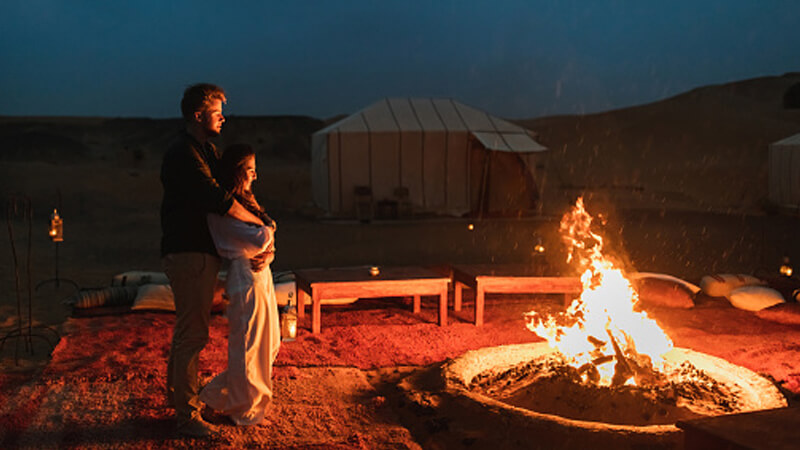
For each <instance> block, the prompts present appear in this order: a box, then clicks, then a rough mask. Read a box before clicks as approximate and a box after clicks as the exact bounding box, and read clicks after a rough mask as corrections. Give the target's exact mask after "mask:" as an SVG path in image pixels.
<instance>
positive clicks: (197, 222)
mask: <svg viewBox="0 0 800 450" xmlns="http://www.w3.org/2000/svg"><path fill="white" fill-rule="evenodd" d="M218 162H219V154H218V153H217V149H216V148H215V147H214V145H213V144H211V143H210V142H207V143H206V144H205V145H204V144H201V143H200V142H197V140H196V139H194V138H193V137H192V136H190V135H189V134H188V133H186V132H185V131H184V132H182V133H181V134H180V136H178V138H177V139H176V140H175V141H174V142H173V143H172V144H171V145H170V147H169V148H168V149H167V152H166V153H165V154H164V161H163V162H162V164H161V185H162V187H163V188H164V197H163V199H162V201H161V233H162V234H161V256H162V257H163V256H165V255H167V254H169V253H180V252H201V253H208V254H211V255H217V249H216V248H215V247H214V241H213V240H212V239H211V233H210V232H209V231H208V223H207V221H206V215H207V214H209V213H217V214H220V215H224V214H225V213H227V212H228V210H229V209H230V207H231V205H232V204H233V197H232V196H231V194H230V193H228V192H227V191H226V190H225V189H222V188H221V187H220V186H219V184H217V181H216V180H215V178H214V175H215V174H216V168H217V164H218Z"/></svg>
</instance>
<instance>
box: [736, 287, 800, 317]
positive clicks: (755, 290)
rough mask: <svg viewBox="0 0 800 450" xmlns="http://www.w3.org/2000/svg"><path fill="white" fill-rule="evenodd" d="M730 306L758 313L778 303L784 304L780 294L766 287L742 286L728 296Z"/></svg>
mask: <svg viewBox="0 0 800 450" xmlns="http://www.w3.org/2000/svg"><path fill="white" fill-rule="evenodd" d="M728 300H730V302H731V305H733V306H735V307H737V308H739V309H744V310H746V311H760V310H762V309H764V308H769V307H770V306H774V305H777V304H780V303H785V301H786V300H784V298H783V295H781V293H780V292H778V291H776V290H775V289H772V288H770V287H766V286H743V287H740V288H736V289H734V290H732V291H731V293H730V295H728Z"/></svg>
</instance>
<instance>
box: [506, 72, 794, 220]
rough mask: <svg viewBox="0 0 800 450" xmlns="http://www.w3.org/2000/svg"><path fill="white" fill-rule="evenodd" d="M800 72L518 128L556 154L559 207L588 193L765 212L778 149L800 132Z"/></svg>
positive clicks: (637, 203) (620, 201)
mask: <svg viewBox="0 0 800 450" xmlns="http://www.w3.org/2000/svg"><path fill="white" fill-rule="evenodd" d="M798 83H800V73H791V74H786V75H783V76H776V77H763V78H755V79H750V80H744V81H738V82H733V83H727V84H722V85H714V86H705V87H701V88H697V89H694V90H692V91H689V92H686V93H684V94H680V95H677V96H675V97H672V98H668V99H665V100H663V101H659V102H655V103H650V104H646V105H641V106H636V107H631V108H625V109H620V110H614V111H608V112H604V113H599V114H591V115H584V116H556V117H544V118H536V119H530V120H518V121H515V122H516V123H518V124H520V125H522V126H524V127H526V128H529V129H531V130H534V131H535V132H536V133H538V139H537V140H538V141H539V142H540V143H541V144H543V145H544V146H546V147H547V148H549V149H550V150H551V152H550V155H549V156H550V160H549V164H548V167H547V174H548V179H547V180H546V191H547V193H548V199H549V201H550V202H551V203H552V202H555V203H557V204H559V203H561V202H563V201H565V200H566V201H569V199H570V198H573V197H575V196H576V195H578V194H580V193H582V192H588V193H590V195H594V196H599V197H604V198H606V199H608V200H609V201H611V202H613V203H615V204H617V205H618V206H620V207H653V206H656V207H659V206H663V207H669V208H686V209H704V210H714V211H753V210H758V209H759V208H760V207H761V206H763V203H764V202H765V199H766V196H767V155H768V145H769V144H770V143H772V142H775V141H778V140H780V139H782V138H785V137H787V136H790V135H793V134H795V133H798V132H800V109H786V108H784V106H783V97H784V94H785V93H786V91H787V90H788V89H789V88H790V87H792V86H795V85H797V84H798Z"/></svg>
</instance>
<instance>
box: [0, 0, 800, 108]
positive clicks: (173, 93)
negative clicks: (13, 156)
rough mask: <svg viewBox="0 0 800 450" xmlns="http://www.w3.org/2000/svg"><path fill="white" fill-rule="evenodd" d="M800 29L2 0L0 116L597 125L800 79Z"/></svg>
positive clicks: (727, 1)
mask: <svg viewBox="0 0 800 450" xmlns="http://www.w3.org/2000/svg"><path fill="white" fill-rule="evenodd" d="M223 3H226V4H225V5H223ZM798 27H800V1H796V0H669V1H658V0H583V1H579V0H558V1H556V0H550V1H544V0H519V1H515V0H487V1H477V0H460V1H458V0H429V1H422V0H418V1H417V0H401V1H394V0H388V1H385V0H340V1H326V0H318V1H304V0H291V1H286V0H282V1H266V0H264V1H231V2H222V1H219V0H216V1H205V0H135V1H133V0H131V1H122V0H105V1H104V0H72V1H68V0H61V1H59V0H3V5H2V13H1V14H0V94H1V95H2V98H3V101H2V103H0V115H60V116H109V117H154V118H162V117H178V116H179V115H180V112H179V108H178V104H179V101H180V96H181V94H182V92H183V89H184V88H185V87H186V86H187V85H189V84H192V83H194V82H198V81H209V82H213V83H217V84H220V85H222V86H223V87H224V88H225V89H226V91H227V92H228V104H227V106H226V109H225V113H226V114H229V115H230V114H237V115H283V114H298V115H309V116H313V117H318V118H326V117H330V116H333V115H336V114H341V113H352V112H355V111H357V110H359V109H361V108H363V107H364V106H367V105H368V104H370V103H372V102H374V101H376V100H379V99H381V98H383V97H411V96H414V97H451V98H454V99H456V100H459V101H461V102H463V103H465V104H468V105H471V106H474V107H478V108H481V109H485V110H486V111H488V112H490V113H492V114H495V115H497V116H501V117H506V118H532V117H538V116H548V115H554V114H575V113H590V112H598V111H605V110H610V109H616V108H622V107H627V106H631V105H636V104H642V103H649V102H652V101H656V100H659V99H663V98H666V97H669V96H672V95H675V94H679V93H682V92H685V91H687V90H690V89H692V88H694V87H698V86H703V85H708V84H717V83H724V82H728V81H736V80H742V79H747V78H753V77H759V76H769V75H781V74H783V73H785V72H792V71H800V38H799V37H798V31H797V30H798Z"/></svg>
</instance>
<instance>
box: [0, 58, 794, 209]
mask: <svg viewBox="0 0 800 450" xmlns="http://www.w3.org/2000/svg"><path fill="white" fill-rule="evenodd" d="M798 84H800V73H791V74H786V75H783V76H775V77H763V78H755V79H750V80H744V81H738V82H733V83H727V84H721V85H714V86H705V87H701V88H697V89H694V90H692V91H689V92H686V93H683V94H680V95H677V96H675V97H672V98H668V99H666V100H663V101H659V102H655V103H650V104H646V105H641V106H635V107H631V108H625V109H619V110H614V111H608V112H604V113H599V114H590V115H582V116H553V117H543V118H535V119H529V120H515V121H514V122H516V123H518V124H520V125H522V126H524V127H526V128H528V129H530V130H533V131H535V132H536V133H537V134H538V138H537V140H538V141H539V142H540V143H542V144H543V145H545V146H546V147H547V148H549V149H550V152H548V155H547V160H546V162H545V173H546V178H545V180H544V206H545V210H546V211H548V210H549V211H562V210H563V208H564V205H565V204H568V203H572V202H573V201H574V199H575V197H577V196H578V195H586V196H589V197H592V198H594V199H595V200H602V201H607V202H609V203H611V204H613V205H615V206H617V207H620V208H648V209H650V208H669V209H692V210H709V211H734V212H755V211H759V210H761V208H763V207H764V203H765V200H766V197H767V154H768V145H769V144H770V143H772V142H775V141H777V140H780V139H782V138H785V137H787V136H790V135H792V134H795V133H798V132H800V109H786V108H785V107H784V105H783V102H784V95H785V94H786V92H787V91H788V90H789V88H790V87H792V86H797V85H798ZM338 118H340V117H336V118H330V119H328V120H322V119H316V118H312V117H306V116H262V117H254V116H231V117H228V121H227V123H226V125H225V128H224V132H223V135H222V136H221V137H220V138H219V140H218V144H219V145H220V146H221V147H224V146H225V145H227V144H230V143H234V142H246V143H249V144H251V145H253V146H254V147H255V148H256V150H257V152H258V154H259V158H262V159H265V158H269V159H273V160H285V161H296V162H301V161H307V160H310V146H311V142H310V141H311V135H312V134H313V133H314V132H315V131H317V130H319V129H321V128H323V127H324V126H325V125H327V124H329V123H331V122H333V121H335V120H336V119H338ZM180 127H181V121H180V119H146V118H138V119H137V118H124V119H123V118H97V117H91V118H80V117H0V142H2V143H3V145H2V147H0V161H21V160H31V161H43V162H50V163H58V164H72V163H78V162H84V161H108V162H114V163H116V164H117V165H120V166H122V167H134V168H148V167H149V168H155V167H157V166H158V165H159V164H160V161H161V154H162V153H163V151H164V149H165V148H166V147H167V145H168V144H169V142H170V140H171V139H172V138H173V136H174V134H175V132H176V131H177V130H178V129H179V128H180ZM305 178H307V181H304V180H303V179H305ZM291 180H292V182H293V183H301V184H302V185H305V186H306V187H305V188H304V190H303V191H302V192H310V174H304V175H300V174H292V176H291ZM298 195H299V194H298ZM309 195H310V194H309ZM308 200H310V199H307V200H306V201H308ZM298 201H300V199H299V198H298Z"/></svg>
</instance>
